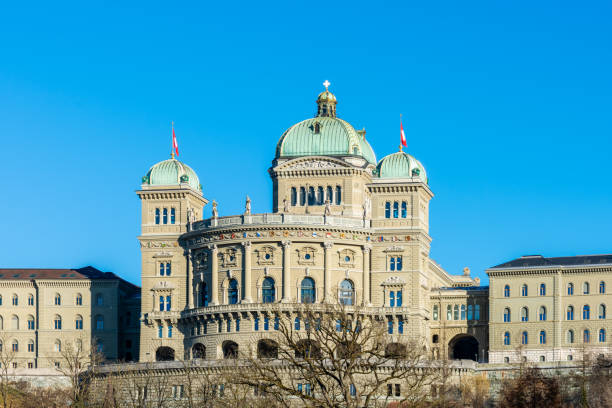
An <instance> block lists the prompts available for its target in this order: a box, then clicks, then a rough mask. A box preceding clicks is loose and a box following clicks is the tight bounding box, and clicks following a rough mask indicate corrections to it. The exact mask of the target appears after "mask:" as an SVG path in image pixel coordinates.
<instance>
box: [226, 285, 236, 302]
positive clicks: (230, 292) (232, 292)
mask: <svg viewBox="0 0 612 408" xmlns="http://www.w3.org/2000/svg"><path fill="white" fill-rule="evenodd" d="M227 301H228V303H229V304H230V305H235V304H237V303H238V281H237V280H236V279H231V280H230V281H229V287H228V289H227Z"/></svg>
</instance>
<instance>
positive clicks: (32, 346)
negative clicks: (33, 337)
mask: <svg viewBox="0 0 612 408" xmlns="http://www.w3.org/2000/svg"><path fill="white" fill-rule="evenodd" d="M28 351H29V352H30V353H33V352H34V343H28Z"/></svg>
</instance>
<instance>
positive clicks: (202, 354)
mask: <svg viewBox="0 0 612 408" xmlns="http://www.w3.org/2000/svg"><path fill="white" fill-rule="evenodd" d="M191 358H206V347H205V346H204V345H203V344H202V343H196V344H194V345H193V347H192V348H191Z"/></svg>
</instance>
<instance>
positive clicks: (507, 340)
mask: <svg viewBox="0 0 612 408" xmlns="http://www.w3.org/2000/svg"><path fill="white" fill-rule="evenodd" d="M509 345H510V333H508V332H505V333H504V346H509Z"/></svg>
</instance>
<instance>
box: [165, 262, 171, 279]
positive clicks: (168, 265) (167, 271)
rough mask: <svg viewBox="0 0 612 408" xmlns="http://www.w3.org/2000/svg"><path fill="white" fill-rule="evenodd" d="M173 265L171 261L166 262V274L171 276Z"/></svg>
mask: <svg viewBox="0 0 612 408" xmlns="http://www.w3.org/2000/svg"><path fill="white" fill-rule="evenodd" d="M171 267H172V264H171V263H170V262H166V276H170V274H171V273H172V270H171Z"/></svg>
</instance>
